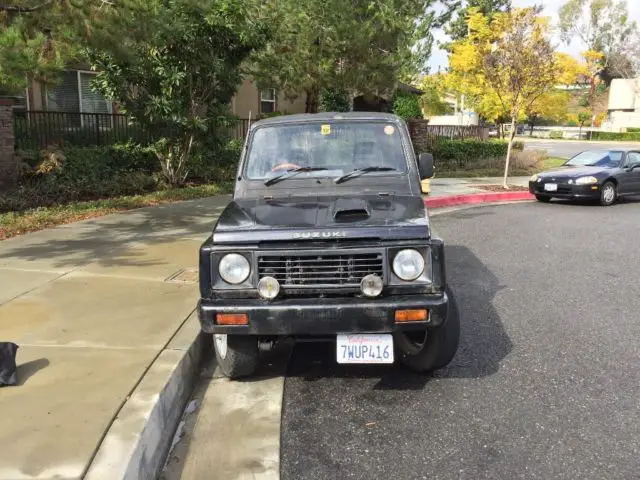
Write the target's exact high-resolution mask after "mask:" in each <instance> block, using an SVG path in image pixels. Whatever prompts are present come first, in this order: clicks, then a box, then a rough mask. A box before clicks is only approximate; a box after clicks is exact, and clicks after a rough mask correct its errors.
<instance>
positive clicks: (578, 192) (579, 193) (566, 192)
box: [529, 182, 600, 199]
mask: <svg viewBox="0 0 640 480" xmlns="http://www.w3.org/2000/svg"><path fill="white" fill-rule="evenodd" d="M551 183H554V182H551ZM544 184H545V182H529V193H532V194H533V195H538V196H545V197H553V198H576V199H578V198H584V199H598V198H600V186H599V185H597V184H596V185H575V184H568V183H557V185H558V190H557V191H556V192H548V191H546V190H545V189H544Z"/></svg>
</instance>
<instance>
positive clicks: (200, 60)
mask: <svg viewBox="0 0 640 480" xmlns="http://www.w3.org/2000/svg"><path fill="white" fill-rule="evenodd" d="M255 11H256V9H255V4H254V3H253V2H251V1H243V2H237V1H235V0H162V1H161V3H160V8H158V9H157V11H156V17H155V18H153V19H145V18H139V19H138V20H139V21H149V20H152V21H154V23H155V25H156V28H155V29H154V30H153V31H152V32H150V35H148V36H147V37H146V38H144V39H136V40H135V41H131V42H130V43H129V44H127V45H124V47H126V48H123V49H122V52H121V53H120V52H116V51H104V50H102V49H99V50H94V51H92V52H91V55H90V58H91V60H92V62H93V66H94V67H95V69H96V70H97V71H98V72H99V73H98V76H97V79H96V81H95V82H94V86H95V87H97V88H98V90H100V91H101V92H102V93H103V94H105V96H107V97H108V98H113V99H116V100H118V102H119V103H120V105H121V107H122V108H123V109H124V110H125V111H126V112H127V113H128V114H130V115H131V116H132V117H133V118H134V119H135V120H136V121H137V122H139V123H141V124H143V125H147V126H148V127H149V128H156V127H159V128H166V129H167V130H166V132H167V138H166V141H164V142H162V143H161V144H160V145H158V146H157V153H158V157H159V159H160V162H161V165H162V168H163V172H164V174H165V177H166V179H167V181H168V182H169V183H171V184H174V185H176V184H181V183H182V182H183V181H184V179H185V178H186V175H187V173H188V171H187V168H188V161H189V157H190V155H191V153H192V151H193V149H194V148H196V147H197V146H198V145H201V144H202V143H203V142H206V141H209V142H210V141H211V139H216V138H221V137H222V136H223V135H221V133H220V131H219V128H220V127H226V126H227V125H228V123H227V121H226V114H227V112H228V109H229V105H230V103H231V99H232V97H233V95H234V94H235V92H236V89H237V87H238V85H239V84H240V82H241V80H242V69H241V66H242V64H243V62H245V60H246V59H247V58H248V56H249V55H250V54H251V53H252V52H253V51H254V50H255V49H257V48H259V47H260V46H261V45H263V44H264V43H265V41H266V40H267V39H268V37H267V34H268V29H267V28H266V25H267V24H266V23H265V22H263V21H262V20H261V19H260V18H259V17H256V16H254V12H255Z"/></svg>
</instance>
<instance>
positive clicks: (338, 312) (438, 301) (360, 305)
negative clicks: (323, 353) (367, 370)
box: [198, 293, 448, 335]
mask: <svg viewBox="0 0 640 480" xmlns="http://www.w3.org/2000/svg"><path fill="white" fill-rule="evenodd" d="M423 308H426V309H429V318H428V320H427V321H425V322H407V323H395V312H396V310H404V309H423ZM447 310H448V297H447V294H446V293H441V294H437V295H423V294H420V295H393V296H389V297H385V298H377V299H364V298H352V297H337V298H289V299H284V300H280V301H274V302H265V301H263V300H257V299H215V300H214V299H201V300H200V302H198V317H199V318H200V324H201V326H202V330H203V331H204V332H207V333H230V334H245V335H332V334H338V333H389V332H393V331H396V330H416V329H420V328H427V327H437V326H440V325H442V324H443V323H444V322H445V321H446V318H447ZM218 313H246V314H247V316H248V317H249V324H248V325H233V326H231V325H216V323H215V318H216V314H218Z"/></svg>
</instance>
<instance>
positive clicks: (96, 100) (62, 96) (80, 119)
mask: <svg viewBox="0 0 640 480" xmlns="http://www.w3.org/2000/svg"><path fill="white" fill-rule="evenodd" d="M95 75H96V74H95V73H94V72H83V71H79V70H65V71H64V72H63V73H62V78H61V79H60V83H58V84H57V85H56V86H55V87H52V88H49V89H48V90H47V110H50V111H56V112H68V113H86V114H93V113H105V114H110V113H111V112H112V104H111V102H110V101H109V100H107V99H106V98H104V97H103V96H102V95H100V94H99V93H97V92H95V91H93V89H92V88H91V80H93V78H94V76H95ZM102 117H103V116H100V119H99V121H100V123H104V122H105V121H107V119H106V118H102ZM70 118H71V117H70ZM96 118H97V116H96V115H77V116H74V123H78V124H79V125H80V126H86V125H87V124H90V123H93V122H95V119H96Z"/></svg>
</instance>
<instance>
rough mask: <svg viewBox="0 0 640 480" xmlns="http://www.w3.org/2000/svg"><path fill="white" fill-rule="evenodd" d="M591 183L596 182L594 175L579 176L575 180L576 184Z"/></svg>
mask: <svg viewBox="0 0 640 480" xmlns="http://www.w3.org/2000/svg"><path fill="white" fill-rule="evenodd" d="M592 183H598V179H597V178H596V177H580V178H579V179H577V180H576V185H591V184H592Z"/></svg>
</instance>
